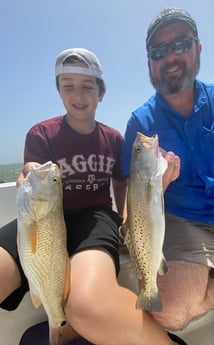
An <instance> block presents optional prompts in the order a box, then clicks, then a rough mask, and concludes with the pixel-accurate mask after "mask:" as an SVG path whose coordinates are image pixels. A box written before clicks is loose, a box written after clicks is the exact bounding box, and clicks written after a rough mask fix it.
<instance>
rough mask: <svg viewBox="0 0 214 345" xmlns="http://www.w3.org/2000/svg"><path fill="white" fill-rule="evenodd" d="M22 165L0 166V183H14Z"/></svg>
mask: <svg viewBox="0 0 214 345" xmlns="http://www.w3.org/2000/svg"><path fill="white" fill-rule="evenodd" d="M22 167H23V163H11V164H0V183H4V182H15V181H16V179H17V177H18V175H19V173H20V171H21V170H22Z"/></svg>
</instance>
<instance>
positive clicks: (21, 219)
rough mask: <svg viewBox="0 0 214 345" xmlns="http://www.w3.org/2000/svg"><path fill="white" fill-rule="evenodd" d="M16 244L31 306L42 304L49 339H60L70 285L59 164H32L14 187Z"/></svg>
mask: <svg viewBox="0 0 214 345" xmlns="http://www.w3.org/2000/svg"><path fill="white" fill-rule="evenodd" d="M16 205H17V221H18V234H17V245H18V252H19V256H20V261H21V265H22V268H23V270H24V273H25V275H26V277H27V279H28V282H29V288H30V294H31V297H32V302H33V304H34V306H35V307H39V306H40V304H42V305H43V307H44V309H45V311H46V313H47V316H48V321H49V329H50V343H51V345H60V344H63V343H64V340H63V339H64V338H63V328H64V327H63V325H64V324H65V323H66V316H65V313H64V306H65V303H66V299H67V297H68V294H69V289H70V278H69V272H70V261H69V256H68V253H67V249H66V247H67V242H66V227H65V222H64V216H63V207H62V183H61V176H60V171H59V168H58V166H57V165H56V164H54V163H52V162H51V161H50V162H47V163H45V164H43V165H41V166H39V167H33V168H32V169H31V171H30V172H29V173H28V175H27V176H26V178H25V179H24V182H23V184H22V185H21V186H20V187H19V188H18V191H17V200H16Z"/></svg>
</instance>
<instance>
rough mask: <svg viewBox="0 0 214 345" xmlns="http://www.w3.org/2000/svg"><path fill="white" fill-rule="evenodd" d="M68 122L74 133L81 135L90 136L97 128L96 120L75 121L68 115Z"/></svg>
mask: <svg viewBox="0 0 214 345" xmlns="http://www.w3.org/2000/svg"><path fill="white" fill-rule="evenodd" d="M66 121H67V123H68V125H69V126H70V127H71V128H72V129H73V130H74V131H76V132H78V133H80V134H90V133H92V132H93V131H94V129H95V127H96V122H95V120H94V119H91V120H86V121H75V119H71V118H70V117H69V116H68V115H66Z"/></svg>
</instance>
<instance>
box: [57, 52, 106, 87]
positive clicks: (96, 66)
mask: <svg viewBox="0 0 214 345" xmlns="http://www.w3.org/2000/svg"><path fill="white" fill-rule="evenodd" d="M69 57H76V58H78V60H80V61H82V62H84V64H85V65H86V66H85V67H80V66H75V65H68V64H65V61H66V59H67V58H69ZM62 73H79V74H86V75H90V76H93V77H96V78H99V79H102V80H103V78H102V67H101V64H100V62H99V60H98V58H97V57H96V55H95V54H94V53H92V52H91V51H90V50H87V49H85V48H71V49H66V50H63V51H61V52H60V53H59V54H58V55H57V58H56V64H55V76H56V77H57V76H58V75H59V74H62Z"/></svg>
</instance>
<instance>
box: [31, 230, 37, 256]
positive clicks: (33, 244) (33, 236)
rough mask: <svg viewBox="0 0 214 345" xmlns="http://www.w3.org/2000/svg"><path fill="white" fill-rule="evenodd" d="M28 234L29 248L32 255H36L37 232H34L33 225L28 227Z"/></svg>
mask: <svg viewBox="0 0 214 345" xmlns="http://www.w3.org/2000/svg"><path fill="white" fill-rule="evenodd" d="M29 234H30V247H31V251H32V253H33V254H35V253H36V245H37V230H36V225H35V223H33V224H32V225H31V226H30V230H29Z"/></svg>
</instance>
